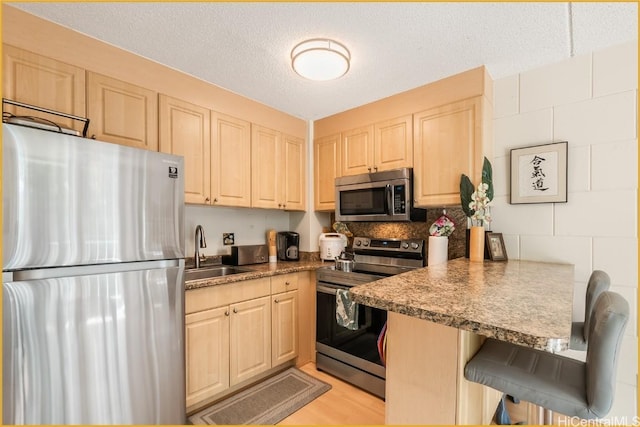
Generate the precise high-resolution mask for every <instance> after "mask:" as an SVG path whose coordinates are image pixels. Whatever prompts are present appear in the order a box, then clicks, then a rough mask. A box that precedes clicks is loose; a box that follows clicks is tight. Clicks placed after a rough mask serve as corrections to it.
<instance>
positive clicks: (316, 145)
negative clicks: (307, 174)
mask: <svg viewBox="0 0 640 427" xmlns="http://www.w3.org/2000/svg"><path fill="white" fill-rule="evenodd" d="M313 162H314V165H313V183H314V187H313V188H314V191H313V194H314V198H315V200H314V208H315V210H317V211H333V210H335V209H336V190H335V180H336V178H337V177H339V176H341V175H340V174H341V170H340V169H341V168H340V165H341V159H340V134H339V133H338V134H334V135H330V136H326V137H323V138H318V139H316V140H315V141H314V142H313Z"/></svg>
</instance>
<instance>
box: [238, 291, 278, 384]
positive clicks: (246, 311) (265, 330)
mask: <svg viewBox="0 0 640 427" xmlns="http://www.w3.org/2000/svg"><path fill="white" fill-rule="evenodd" d="M270 306H271V298H270V297H264V298H258V299H253V300H249V301H244V302H241V303H238V304H233V305H232V306H231V340H230V342H231V350H230V360H229V365H230V368H229V385H231V386H234V385H236V384H239V383H241V382H242V381H244V380H247V379H249V378H251V377H253V376H255V375H257V374H259V373H261V372H264V371H266V370H267V369H269V368H271V310H270Z"/></svg>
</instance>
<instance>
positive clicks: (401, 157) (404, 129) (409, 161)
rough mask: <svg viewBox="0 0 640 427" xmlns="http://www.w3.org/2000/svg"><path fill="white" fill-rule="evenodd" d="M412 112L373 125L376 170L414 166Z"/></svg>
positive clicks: (374, 166)
mask: <svg viewBox="0 0 640 427" xmlns="http://www.w3.org/2000/svg"><path fill="white" fill-rule="evenodd" d="M412 123H413V122H412V116H411V114H409V115H406V116H402V117H397V118H395V119H391V120H385V121H382V122H378V123H376V124H375V125H374V126H373V153H374V162H373V168H374V171H386V170H391V169H398V168H410V167H412V166H413V161H414V159H413V126H412Z"/></svg>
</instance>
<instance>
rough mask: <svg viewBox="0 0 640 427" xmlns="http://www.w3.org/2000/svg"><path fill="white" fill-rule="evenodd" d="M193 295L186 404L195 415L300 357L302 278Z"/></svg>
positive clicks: (189, 300) (188, 300) (266, 280)
mask: <svg viewBox="0 0 640 427" xmlns="http://www.w3.org/2000/svg"><path fill="white" fill-rule="evenodd" d="M299 275H305V276H307V275H308V273H291V274H283V275H278V276H273V277H271V278H263V279H255V280H247V281H243V282H236V283H230V284H225V285H219V286H212V287H208V288H201V289H194V290H189V291H187V293H186V297H185V312H186V313H187V314H186V317H185V347H186V349H185V357H186V360H185V361H186V363H185V364H186V394H187V397H186V403H187V411H188V412H191V411H194V410H196V409H198V408H201V407H203V406H205V405H206V404H207V403H210V402H213V401H214V400H216V399H218V398H220V397H221V396H222V395H224V393H225V391H229V392H231V391H233V387H234V386H236V385H238V384H243V385H242V386H244V385H246V384H247V383H249V382H250V381H251V378H253V377H256V376H258V375H259V374H261V373H264V372H265V371H268V370H269V369H271V368H273V367H276V366H278V365H280V364H282V363H285V362H287V361H290V360H292V359H295V358H296V357H297V355H298V331H299V327H298V290H297V287H298V276H299Z"/></svg>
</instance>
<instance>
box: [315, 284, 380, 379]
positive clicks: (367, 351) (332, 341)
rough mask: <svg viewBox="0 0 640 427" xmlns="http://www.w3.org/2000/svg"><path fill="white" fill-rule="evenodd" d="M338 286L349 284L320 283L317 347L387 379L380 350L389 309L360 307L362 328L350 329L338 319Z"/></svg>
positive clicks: (318, 291) (337, 358)
mask: <svg viewBox="0 0 640 427" xmlns="http://www.w3.org/2000/svg"><path fill="white" fill-rule="evenodd" d="M336 289H349V286H342V285H335V284H331V283H325V282H320V281H319V282H318V284H317V288H316V290H317V307H316V308H317V323H316V350H317V351H318V353H321V354H324V355H326V356H328V357H331V358H333V359H336V360H339V361H341V362H343V363H346V364H348V365H351V366H353V367H355V368H358V369H361V370H363V371H366V372H369V373H371V374H373V375H376V376H378V377H380V378H385V368H384V365H383V364H382V360H381V358H380V354H379V352H378V345H377V341H378V337H379V336H380V333H381V331H382V328H383V326H384V325H385V323H386V321H387V312H386V311H385V310H380V309H377V308H373V307H368V306H364V305H360V306H359V307H358V328H357V329H356V330H350V329H347V328H345V327H343V326H340V325H338V322H337V320H336Z"/></svg>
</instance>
